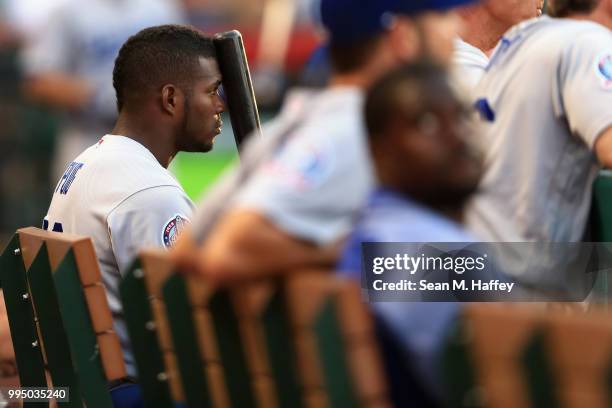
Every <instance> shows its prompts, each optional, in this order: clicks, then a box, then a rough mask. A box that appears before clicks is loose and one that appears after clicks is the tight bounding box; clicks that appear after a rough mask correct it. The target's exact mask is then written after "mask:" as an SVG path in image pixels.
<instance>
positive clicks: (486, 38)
mask: <svg viewBox="0 0 612 408" xmlns="http://www.w3.org/2000/svg"><path fill="white" fill-rule="evenodd" d="M461 18H462V19H463V22H464V30H463V32H462V33H461V39H462V40H463V41H465V42H466V43H468V44H470V45H473V46H474V47H476V48H478V49H480V50H481V51H482V52H484V53H485V54H487V55H488V54H489V52H490V51H491V50H492V49H493V48H494V47H495V45H497V43H498V41H499V40H500V38H501V37H502V35H504V33H505V32H506V31H507V29H508V28H509V27H507V26H506V25H505V24H503V23H501V22H500V21H498V20H496V19H494V18H492V17H491V15H490V14H489V13H488V12H487V11H486V10H485V9H484V8H482V7H480V6H474V7H472V8H470V9H469V10H466V11H465V12H464V13H462V14H461Z"/></svg>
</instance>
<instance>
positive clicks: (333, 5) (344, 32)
mask: <svg viewBox="0 0 612 408" xmlns="http://www.w3.org/2000/svg"><path fill="white" fill-rule="evenodd" d="M473 1H474V0H321V4H320V13H321V14H320V19H321V23H322V24H323V26H324V27H325V29H326V30H327V32H328V34H329V37H330V42H332V43H335V44H350V43H353V42H355V41H358V40H360V39H363V38H367V37H369V36H372V35H374V34H377V33H379V32H381V31H383V30H384V29H385V28H387V27H388V24H389V22H390V17H391V16H393V15H397V14H403V15H417V14H419V13H422V12H424V11H442V10H447V9H450V8H453V7H456V6H461V5H465V4H468V3H472V2H473Z"/></svg>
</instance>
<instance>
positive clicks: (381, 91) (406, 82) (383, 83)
mask: <svg viewBox="0 0 612 408" xmlns="http://www.w3.org/2000/svg"><path fill="white" fill-rule="evenodd" d="M449 98H452V99H453V100H455V101H457V99H456V97H455V94H454V92H453V90H452V87H451V86H450V83H449V80H448V73H447V72H446V70H445V69H444V68H442V67H441V66H439V65H437V64H435V63H433V62H431V61H421V62H414V63H410V64H406V65H402V66H401V67H399V68H396V69H394V70H392V71H390V72H389V73H387V74H386V75H384V76H383V77H382V78H381V79H379V80H378V81H377V82H376V83H375V84H374V85H373V86H372V87H371V88H370V90H369V91H368V94H367V96H366V102H365V122H366V128H367V130H368V135H369V138H370V140H374V139H376V138H377V137H379V136H381V135H382V134H383V133H384V131H385V130H386V129H387V126H388V125H389V123H390V122H391V121H392V120H394V119H397V118H398V117H400V115H402V117H403V118H404V119H406V120H409V121H411V120H417V119H418V118H419V117H420V116H421V115H422V114H423V113H425V112H426V111H428V110H430V109H431V107H432V105H434V104H436V103H439V102H440V101H442V100H448V99H449ZM408 116H409V117H408Z"/></svg>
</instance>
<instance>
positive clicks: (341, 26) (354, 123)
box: [185, 0, 464, 279]
mask: <svg viewBox="0 0 612 408" xmlns="http://www.w3.org/2000/svg"><path fill="white" fill-rule="evenodd" d="M462 3H464V2H463V1H459V0H457V1H425V2H418V3H415V2H405V1H399V0H390V1H385V2H380V1H376V0H368V1H365V2H361V3H360V7H358V8H355V7H353V6H354V2H353V1H352V0H323V1H322V2H321V18H322V21H323V24H324V25H325V27H326V28H327V30H328V33H329V36H330V38H329V48H330V59H331V63H332V66H333V70H334V74H333V76H332V78H331V81H330V85H329V86H328V87H327V88H326V89H324V90H323V91H321V92H320V93H316V94H314V95H313V94H303V93H302V94H298V95H296V96H294V97H293V98H291V99H289V100H288V101H287V102H286V104H285V109H284V111H283V112H282V114H281V116H280V118H279V119H278V120H277V121H276V122H275V123H274V124H273V125H272V127H270V128H268V129H267V134H266V139H271V138H274V137H275V135H276V136H278V135H279V134H280V135H283V134H284V135H288V136H287V141H286V143H284V144H283V145H282V146H281V147H280V149H278V150H277V151H276V153H275V154H274V155H273V157H272V158H270V159H269V160H266V161H265V163H264V164H263V165H262V166H260V167H259V168H258V169H257V170H256V171H255V173H254V174H253V175H252V177H250V179H249V180H248V181H247V183H246V185H245V186H244V188H243V189H241V190H240V191H239V193H238V194H237V197H234V199H233V201H231V202H230V203H229V205H230V210H229V211H228V213H227V214H226V215H225V216H223V217H221V219H220V220H219V221H218V223H217V224H216V226H215V228H214V229H213V230H212V232H211V233H210V234H208V236H207V237H205V243H204V245H203V247H202V248H201V252H200V254H201V262H200V263H199V264H198V268H199V269H200V271H201V272H202V273H206V274H209V275H214V276H216V277H217V278H221V279H229V278H230V277H236V276H244V275H249V276H251V275H254V274H257V273H268V272H270V271H286V270H287V269H290V268H293V267H298V266H305V265H330V266H331V265H332V264H333V261H334V259H335V257H336V251H335V250H334V248H333V245H332V244H333V243H334V242H336V241H337V240H338V239H340V238H341V237H342V236H343V235H345V234H346V233H347V232H348V230H349V228H350V226H351V223H352V217H353V215H354V213H355V211H356V210H358V209H359V208H360V207H361V206H362V205H363V203H364V201H365V198H366V196H367V194H368V193H369V192H370V190H371V189H372V187H373V183H374V177H373V172H372V168H371V163H370V159H369V156H368V154H367V151H366V140H365V136H364V130H363V124H362V118H361V114H362V105H363V92H364V90H365V89H367V88H368V87H369V86H370V84H372V83H373V81H374V80H375V79H376V78H377V77H379V76H380V75H382V74H384V73H385V72H387V71H388V70H390V69H392V68H393V67H395V66H397V65H399V64H401V63H402V62H406V61H409V60H412V59H417V58H420V57H422V56H423V55H425V54H435V52H430V51H429V49H428V48H426V45H433V44H435V41H433V38H439V36H438V34H439V33H438V31H437V29H440V30H443V29H447V28H448V25H447V24H444V23H445V22H447V21H449V20H450V22H451V23H452V22H454V21H456V19H455V17H454V16H452V15H448V14H447V13H444V12H441V10H446V9H448V8H449V7H452V6H454V5H457V4H462ZM347 10H350V12H347ZM426 11H429V12H426ZM419 32H422V34H423V37H418V36H416V35H417V33H419ZM455 34H456V31H454V32H453V36H454V35H455ZM415 36H416V37H415ZM451 39H452V36H451V37H449V40H448V45H449V47H448V49H450V50H452V45H451V42H450V41H451ZM442 48H443V49H445V47H442ZM264 133H266V132H264ZM243 165H244V163H243ZM203 208H209V207H208V206H205V207H203ZM208 213H209V211H208V210H204V212H203V215H204V216H206V215H207V214H208ZM200 224H201V222H200V221H199V220H197V219H196V221H195V223H194V228H193V229H194V231H196V230H198V228H201V225H200ZM247 231H248V232H247ZM185 246H186V247H187V245H185ZM185 252H187V251H185Z"/></svg>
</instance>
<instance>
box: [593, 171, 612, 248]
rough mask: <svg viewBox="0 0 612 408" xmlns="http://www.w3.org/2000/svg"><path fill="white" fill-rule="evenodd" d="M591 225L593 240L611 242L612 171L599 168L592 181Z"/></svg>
mask: <svg viewBox="0 0 612 408" xmlns="http://www.w3.org/2000/svg"><path fill="white" fill-rule="evenodd" d="M591 211H592V212H591V223H592V224H591V226H592V230H593V234H594V241H599V242H612V171H611V170H601V171H600V172H599V174H598V175H597V178H596V179H595V182H594V183H593V205H592V210H591Z"/></svg>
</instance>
